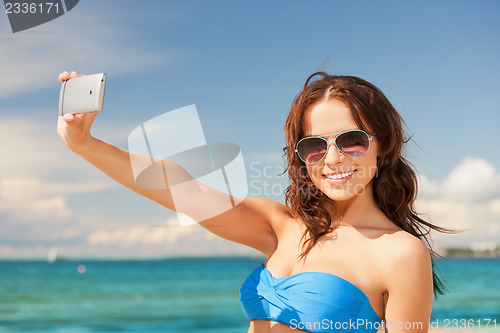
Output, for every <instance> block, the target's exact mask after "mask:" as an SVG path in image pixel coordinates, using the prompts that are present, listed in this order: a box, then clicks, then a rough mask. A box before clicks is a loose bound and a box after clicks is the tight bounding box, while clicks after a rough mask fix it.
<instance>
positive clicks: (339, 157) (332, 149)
mask: <svg viewBox="0 0 500 333" xmlns="http://www.w3.org/2000/svg"><path fill="white" fill-rule="evenodd" d="M344 159H345V155H344V154H343V153H342V152H341V151H340V150H339V149H338V148H337V146H336V145H335V143H334V142H333V140H332V141H330V142H329V147H328V151H327V152H326V156H325V164H327V165H333V164H337V163H340V162H342V161H343V160H344Z"/></svg>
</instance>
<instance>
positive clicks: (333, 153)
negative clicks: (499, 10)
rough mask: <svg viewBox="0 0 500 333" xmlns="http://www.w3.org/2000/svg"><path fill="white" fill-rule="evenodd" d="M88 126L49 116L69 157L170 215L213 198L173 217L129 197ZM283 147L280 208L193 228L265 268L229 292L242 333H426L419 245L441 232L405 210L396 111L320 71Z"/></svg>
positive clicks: (255, 207)
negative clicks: (244, 325) (238, 307)
mask: <svg viewBox="0 0 500 333" xmlns="http://www.w3.org/2000/svg"><path fill="white" fill-rule="evenodd" d="M77 76H78V74H76V73H74V72H73V73H71V74H68V73H63V74H61V75H60V76H59V78H60V80H61V81H65V80H68V79H70V78H73V77H77ZM95 116H96V114H95V113H93V114H85V115H77V116H73V115H66V116H64V117H59V123H58V134H59V136H60V137H61V139H62V140H63V141H64V143H65V144H66V146H67V147H68V148H69V149H71V150H72V151H73V152H75V153H77V154H79V155H80V156H82V157H83V158H85V159H86V160H87V161H89V162H90V163H92V164H93V165H94V166H96V167H97V168H99V169H100V170H101V171H103V172H104V173H105V174H107V175H108V176H110V177H111V178H113V179H114V180H116V181H117V182H119V183H120V184H122V185H124V186H126V187H128V188H130V189H132V190H133V191H135V192H137V193H139V194H141V195H143V196H145V197H147V198H149V199H151V200H153V201H155V202H157V203H159V204H161V205H163V206H165V207H167V208H169V209H172V210H174V209H176V208H177V209H176V211H181V212H183V213H186V214H188V215H190V216H196V215H197V212H198V211H199V210H200V209H203V207H200V204H199V203H201V202H210V205H212V204H217V200H219V199H218V198H219V196H218V193H219V192H217V191H215V190H213V189H210V188H207V187H206V186H204V185H203V184H201V183H198V182H196V181H192V182H190V183H192V184H194V185H192V188H191V189H190V191H189V195H187V196H186V200H185V202H186V204H185V205H182V208H179V205H176V206H175V207H174V204H173V200H172V196H171V194H170V192H169V191H168V190H151V189H145V188H141V187H139V186H138V185H137V184H136V182H135V181H134V177H133V173H132V171H131V167H130V156H129V153H128V152H126V151H124V150H121V149H119V148H117V147H114V146H112V145H110V144H107V143H105V142H102V141H99V140H97V139H95V138H93V137H92V136H91V135H90V132H89V131H90V128H91V126H92V123H93V121H94V119H95ZM285 136H286V141H287V146H286V147H285V149H284V150H285V154H286V157H287V160H288V167H287V170H288V174H289V178H290V184H289V187H288V189H287V191H286V203H287V204H286V205H283V204H281V203H278V202H275V201H272V200H269V199H265V198H246V199H244V200H242V201H241V202H240V203H239V204H238V205H236V206H235V207H234V208H232V209H231V210H229V211H226V212H225V213H223V214H219V215H217V216H215V217H212V218H209V219H206V220H203V221H201V222H200V224H201V225H202V226H203V227H204V228H206V229H208V230H209V231H211V232H212V233H214V234H216V235H218V236H221V237H223V238H226V239H228V240H231V241H234V242H238V243H241V244H245V245H247V246H250V247H253V248H255V249H257V250H258V251H260V252H262V253H263V254H264V255H265V256H266V258H267V260H266V261H265V263H263V264H262V265H260V266H259V267H257V268H256V269H255V270H254V271H253V272H252V273H251V274H250V276H249V277H248V278H247V279H246V280H245V282H244V284H243V286H242V288H241V289H240V300H241V304H242V307H243V311H244V313H245V315H246V317H247V318H248V319H249V320H250V328H249V332H258V333H262V332H275V333H276V332H297V331H306V332H375V331H377V329H380V330H381V331H384V330H385V331H387V332H412V333H413V332H427V331H428V322H429V319H430V313H431V307H432V298H433V293H434V294H436V295H437V293H442V285H441V283H440V281H439V279H438V278H437V276H436V274H435V272H434V271H433V267H434V266H433V256H435V253H434V252H433V251H432V250H431V249H430V244H429V242H428V241H427V239H426V235H427V234H428V229H429V228H432V229H436V230H438V231H447V230H445V229H443V228H440V227H437V226H434V225H432V224H430V223H428V222H426V221H424V220H422V219H421V218H419V217H418V215H417V214H416V212H415V211H414V206H413V205H414V201H415V198H416V194H417V179H416V174H415V173H414V171H413V170H412V168H411V167H410V165H409V164H408V163H407V162H406V160H405V159H404V158H403V157H402V149H403V145H404V138H403V126H402V120H401V118H400V116H399V114H398V113H397V111H396V110H395V109H394V107H393V106H392V105H391V103H390V102H389V101H388V100H387V98H386V97H385V96H384V95H383V93H382V92H381V91H380V90H378V89H377V88H376V87H375V86H373V85H372V84H370V83H368V82H366V81H364V80H362V79H359V78H356V77H352V76H331V75H328V74H326V73H322V72H319V73H315V74H313V75H311V76H310V77H309V78H308V79H307V81H306V83H305V86H304V88H303V90H302V92H301V93H300V94H299V95H298V96H297V98H296V99H295V101H294V103H293V105H292V107H291V110H290V113H289V115H288V119H287V121H286V125H285ZM134 158H140V157H137V156H134ZM144 158H147V159H149V157H144ZM161 163H164V164H163V166H164V168H165V169H166V171H167V172H168V173H170V174H177V175H179V176H178V177H180V178H183V179H190V180H193V179H192V178H191V177H190V176H189V174H187V173H186V172H185V171H184V170H183V169H182V168H181V167H180V166H179V165H176V164H175V163H172V162H168V161H161ZM207 198H208V201H207ZM177 202H178V201H176V203H177ZM189 202H191V203H192V202H195V203H197V204H196V205H192V204H191V205H190V204H189ZM207 205H208V204H207ZM423 241H425V243H424V242H423ZM426 244H427V246H426Z"/></svg>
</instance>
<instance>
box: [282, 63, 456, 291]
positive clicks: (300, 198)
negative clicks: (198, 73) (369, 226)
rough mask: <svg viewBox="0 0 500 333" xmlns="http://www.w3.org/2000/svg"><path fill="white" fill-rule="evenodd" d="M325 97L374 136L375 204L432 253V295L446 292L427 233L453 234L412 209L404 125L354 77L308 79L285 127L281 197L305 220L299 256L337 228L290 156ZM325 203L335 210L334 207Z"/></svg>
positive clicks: (413, 183) (413, 186)
mask: <svg viewBox="0 0 500 333" xmlns="http://www.w3.org/2000/svg"><path fill="white" fill-rule="evenodd" d="M326 99H330V100H331V99H339V100H341V101H343V102H344V103H345V104H346V105H347V106H348V107H349V109H350V110H351V113H352V116H353V118H354V121H355V123H356V125H357V126H358V127H359V128H360V129H362V130H364V131H365V132H368V133H370V131H372V132H373V133H376V135H377V142H378V145H379V153H380V155H379V156H378V159H377V170H378V171H377V172H378V175H377V176H376V177H374V178H373V197H374V199H375V202H376V203H377V205H378V207H379V208H380V209H381V210H382V211H383V212H384V213H385V215H386V216H387V217H388V218H389V219H390V220H391V221H392V222H393V223H394V224H395V225H397V226H398V227H400V228H401V229H403V230H405V231H407V232H409V233H410V234H412V235H414V236H416V237H418V238H420V239H422V240H424V241H425V243H426V244H427V247H428V249H429V251H430V253H431V260H432V275H433V284H434V296H435V297H436V298H437V295H438V294H441V295H443V294H444V290H445V289H446V288H445V286H444V284H443V283H442V282H441V280H440V279H439V277H438V274H437V273H436V269H437V267H436V266H435V261H434V258H435V257H441V256H440V255H438V254H437V253H436V252H434V251H433V250H432V246H431V243H430V242H429V237H430V236H429V233H430V230H431V229H434V230H436V231H439V232H447V233H451V232H454V231H453V230H450V229H445V228H442V227H439V226H436V225H434V224H432V223H430V222H427V221H425V220H423V219H422V218H421V217H419V214H418V213H417V212H416V211H415V199H416V197H417V191H418V182H417V173H416V171H415V170H414V168H413V166H412V165H411V164H410V163H409V162H408V161H407V160H406V159H405V158H404V157H403V148H404V144H405V143H406V142H408V140H409V139H405V138H404V129H403V125H404V121H403V119H402V118H401V116H400V115H399V113H398V112H397V111H396V109H395V108H394V107H393V106H392V104H391V103H390V102H389V100H388V99H387V97H386V96H385V95H384V94H383V93H382V91H380V89H378V88H377V87H376V86H374V85H373V84H371V83H369V82H367V81H365V80H363V79H360V78H358V77H355V76H334V75H329V74H327V73H324V72H317V73H314V74H312V75H311V76H309V78H308V79H307V80H306V82H305V84H304V87H303V89H302V92H301V93H300V94H299V95H298V96H297V97H296V98H295V100H294V101H293V104H292V106H291V109H290V112H289V114H288V118H287V120H286V123H285V130H284V132H285V140H286V147H285V148H284V152H285V156H286V159H287V172H288V176H289V179H290V182H289V186H288V187H287V189H286V190H285V196H286V203H287V205H288V206H289V207H290V209H291V213H292V215H293V216H294V217H295V218H299V219H301V220H302V221H304V223H305V226H306V231H305V233H304V237H303V239H305V241H304V245H305V246H306V247H305V250H304V252H303V253H302V257H304V256H306V255H307V253H309V251H310V250H311V249H312V247H313V246H314V245H315V244H316V242H317V241H318V240H319V239H320V238H321V237H322V236H324V235H326V234H328V233H330V232H331V231H333V230H335V229H336V228H337V226H338V224H337V223H336V222H333V221H332V218H331V216H330V214H329V213H328V211H327V209H326V208H325V207H324V206H323V205H322V201H324V200H325V196H324V195H323V194H322V193H321V191H320V190H319V189H318V188H317V187H316V186H315V185H314V184H313V183H312V181H311V179H310V177H309V174H308V172H307V171H306V168H305V164H304V162H302V161H301V160H300V159H299V157H298V156H297V154H296V153H295V146H296V145H297V142H298V141H299V140H300V139H302V138H304V137H305V132H304V126H303V124H304V115H305V113H306V110H308V109H309V108H310V107H311V106H312V105H314V104H315V103H317V102H319V101H323V100H326ZM362 119H363V120H364V122H365V123H364V122H363V121H362ZM367 126H368V127H370V131H368V129H367ZM329 201H330V203H331V204H332V205H333V207H334V208H335V203H334V202H331V200H329Z"/></svg>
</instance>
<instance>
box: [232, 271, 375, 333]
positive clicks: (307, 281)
mask: <svg viewBox="0 0 500 333" xmlns="http://www.w3.org/2000/svg"><path fill="white" fill-rule="evenodd" d="M240 303H241V307H242V308H243V313H244V314H245V317H246V318H247V319H248V320H253V319H264V320H272V321H276V322H279V323H282V324H285V325H288V326H290V327H291V328H295V329H300V330H304V331H306V332H313V333H323V332H346V333H347V332H357V333H358V332H359V333H360V332H363V333H365V332H366V333H372V332H373V333H374V332H376V331H377V330H378V328H379V327H380V326H381V320H380V318H379V317H378V315H377V313H376V312H375V310H373V307H372V306H371V305H370V302H369V300H368V297H367V296H366V295H365V294H364V293H363V292H362V291H361V290H360V289H359V288H358V287H356V286H355V285H353V284H352V283H350V282H348V281H347V280H344V279H342V278H340V277H338V276H336V275H333V274H329V273H323V272H301V273H297V274H294V275H291V276H285V277H282V278H275V277H274V276H272V275H271V273H270V272H269V271H268V270H267V268H266V267H265V266H264V264H261V265H260V266H258V267H257V268H256V269H255V270H254V271H253V272H252V273H251V274H250V275H249V276H248V277H247V279H246V280H245V282H243V285H242V287H241V288H240Z"/></svg>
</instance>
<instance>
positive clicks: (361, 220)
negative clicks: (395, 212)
mask: <svg viewBox="0 0 500 333" xmlns="http://www.w3.org/2000/svg"><path fill="white" fill-rule="evenodd" d="M370 185H371V184H370ZM324 207H325V208H326V209H327V210H328V212H329V213H330V216H331V218H332V223H333V224H339V225H347V226H352V227H373V226H374V217H377V216H378V215H379V214H383V213H382V212H381V211H380V209H379V208H378V206H377V204H376V203H375V200H374V198H373V193H372V188H371V186H369V187H366V188H365V191H364V193H363V194H362V195H355V196H354V197H352V198H351V199H349V200H344V201H335V208H334V207H333V205H331V204H325V205H324Z"/></svg>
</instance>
